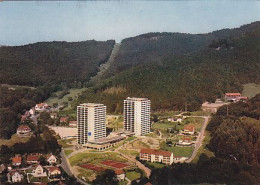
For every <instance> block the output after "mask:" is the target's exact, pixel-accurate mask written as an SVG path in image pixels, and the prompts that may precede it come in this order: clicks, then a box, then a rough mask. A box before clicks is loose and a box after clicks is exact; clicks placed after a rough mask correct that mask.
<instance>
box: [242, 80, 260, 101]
mask: <svg viewBox="0 0 260 185" xmlns="http://www.w3.org/2000/svg"><path fill="white" fill-rule="evenodd" d="M243 87H244V89H243V92H242V94H243V96H248V97H249V98H252V97H254V96H255V95H256V94H258V93H260V84H254V83H248V84H244V85H243Z"/></svg>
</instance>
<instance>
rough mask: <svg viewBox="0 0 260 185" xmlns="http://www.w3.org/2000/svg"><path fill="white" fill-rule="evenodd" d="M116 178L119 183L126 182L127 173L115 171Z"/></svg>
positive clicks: (119, 170)
mask: <svg viewBox="0 0 260 185" xmlns="http://www.w3.org/2000/svg"><path fill="white" fill-rule="evenodd" d="M115 174H116V178H117V180H118V181H124V180H125V172H124V170H121V169H117V170H115Z"/></svg>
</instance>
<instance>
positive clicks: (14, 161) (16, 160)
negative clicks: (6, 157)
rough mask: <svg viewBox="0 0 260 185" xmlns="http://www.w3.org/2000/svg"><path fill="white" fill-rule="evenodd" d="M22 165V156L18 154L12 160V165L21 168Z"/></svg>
mask: <svg viewBox="0 0 260 185" xmlns="http://www.w3.org/2000/svg"><path fill="white" fill-rule="evenodd" d="M21 164H22V156H21V155H20V154H16V155H15V156H14V157H13V158H12V165H13V166H20V165H21Z"/></svg>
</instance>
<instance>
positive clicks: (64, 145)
mask: <svg viewBox="0 0 260 185" xmlns="http://www.w3.org/2000/svg"><path fill="white" fill-rule="evenodd" d="M71 141H73V139H63V140H58V143H59V145H61V146H62V148H69V147H72V146H73V145H72V144H71Z"/></svg>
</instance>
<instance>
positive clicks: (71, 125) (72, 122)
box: [69, 121, 77, 127]
mask: <svg viewBox="0 0 260 185" xmlns="http://www.w3.org/2000/svg"><path fill="white" fill-rule="evenodd" d="M69 126H70V127H77V121H70V122H69Z"/></svg>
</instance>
